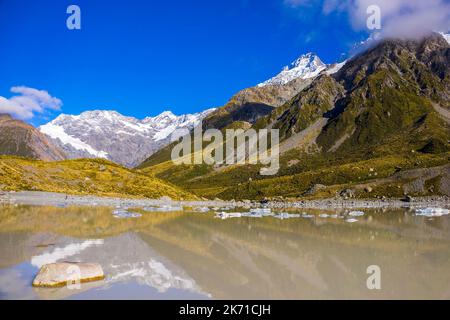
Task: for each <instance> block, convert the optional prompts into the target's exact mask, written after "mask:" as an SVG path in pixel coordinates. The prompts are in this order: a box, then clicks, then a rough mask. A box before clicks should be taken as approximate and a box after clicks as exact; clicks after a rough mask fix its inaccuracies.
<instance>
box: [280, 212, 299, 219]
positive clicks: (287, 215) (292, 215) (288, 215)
mask: <svg viewBox="0 0 450 320" xmlns="http://www.w3.org/2000/svg"><path fill="white" fill-rule="evenodd" d="M300 217H301V215H300V214H297V213H285V212H282V213H279V214H277V215H276V216H274V218H276V219H280V220H284V219H293V218H300Z"/></svg>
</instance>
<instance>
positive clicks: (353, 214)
mask: <svg viewBox="0 0 450 320" xmlns="http://www.w3.org/2000/svg"><path fill="white" fill-rule="evenodd" d="M348 215H349V216H350V217H362V216H363V215H364V212H362V211H351V212H349V213H348Z"/></svg>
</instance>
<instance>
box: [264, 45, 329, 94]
mask: <svg viewBox="0 0 450 320" xmlns="http://www.w3.org/2000/svg"><path fill="white" fill-rule="evenodd" d="M326 68H327V65H326V64H325V63H323V62H322V60H320V58H319V57H318V56H317V55H316V54H315V53H312V52H309V53H306V54H303V55H301V56H300V57H299V58H298V59H296V60H295V61H294V62H292V63H291V65H290V66H286V67H284V68H283V70H282V71H281V72H280V73H279V74H278V75H276V76H275V77H273V78H271V79H269V80H267V81H265V82H263V83H260V84H259V85H258V87H264V86H268V85H284V84H286V83H288V82H290V81H292V80H294V79H297V78H301V79H310V78H314V77H316V76H318V75H319V74H320V73H321V72H322V71H323V70H325V69H326Z"/></svg>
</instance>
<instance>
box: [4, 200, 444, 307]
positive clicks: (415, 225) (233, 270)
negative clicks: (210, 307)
mask: <svg viewBox="0 0 450 320" xmlns="http://www.w3.org/2000/svg"><path fill="white" fill-rule="evenodd" d="M112 211H113V209H111V208H98V207H92V208H90V207H83V208H81V207H80V208H78V207H71V208H51V207H29V206H23V207H20V206H19V207H0V298H1V299H415V298H423V299H449V298H450V217H449V216H443V217H435V218H427V217H421V216H416V215H415V214H414V212H413V211H407V210H403V209H400V210H387V211H370V210H364V211H365V214H364V216H362V217H357V218H356V219H357V220H358V221H356V222H353V223H349V222H346V221H345V219H341V218H320V217H319V215H320V214H323V213H324V212H322V211H314V212H308V213H311V214H313V217H312V218H296V219H288V220H278V219H275V218H273V217H264V218H248V217H245V218H234V219H227V220H221V219H217V218H215V217H214V214H212V213H192V212H189V211H185V212H175V213H145V212H141V213H142V214H143V215H142V217H140V218H129V219H127V218H126V219H117V218H114V217H113V215H112ZM328 213H337V214H339V215H342V214H343V212H328ZM58 261H59V262H61V261H79V262H96V263H100V264H101V265H102V267H103V269H104V271H105V274H106V280H105V281H100V282H94V283H90V284H82V285H81V288H80V289H74V290H70V289H68V288H59V289H36V288H32V287H31V283H32V280H33V278H34V276H35V275H36V274H37V272H38V270H39V268H40V267H41V266H42V265H44V264H46V263H52V262H58ZM371 265H376V266H379V268H380V270H381V276H380V283H381V289H380V290H376V289H375V290H370V289H368V287H367V278H368V277H369V276H370V275H369V274H367V268H368V267H369V266H371ZM372 283H373V282H372Z"/></svg>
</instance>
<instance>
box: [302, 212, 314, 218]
mask: <svg viewBox="0 0 450 320" xmlns="http://www.w3.org/2000/svg"><path fill="white" fill-rule="evenodd" d="M302 218H305V219H312V218H314V215H312V214H307V213H306V212H303V213H302Z"/></svg>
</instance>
